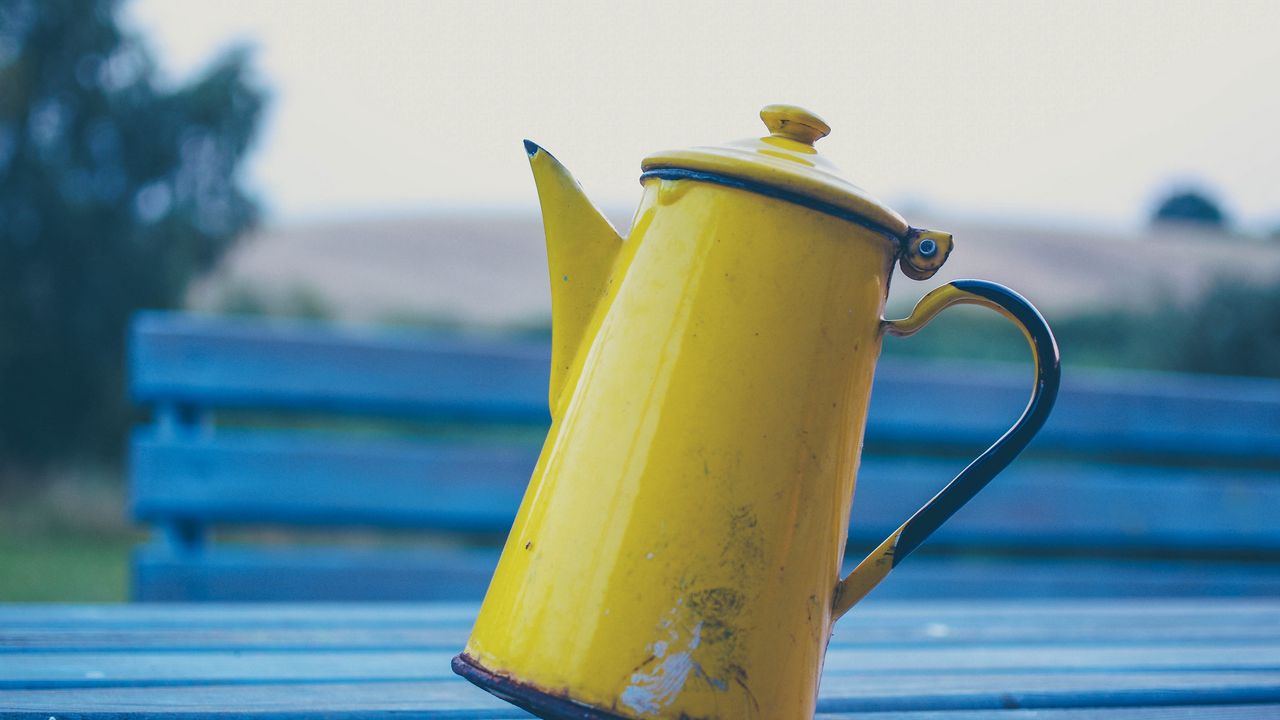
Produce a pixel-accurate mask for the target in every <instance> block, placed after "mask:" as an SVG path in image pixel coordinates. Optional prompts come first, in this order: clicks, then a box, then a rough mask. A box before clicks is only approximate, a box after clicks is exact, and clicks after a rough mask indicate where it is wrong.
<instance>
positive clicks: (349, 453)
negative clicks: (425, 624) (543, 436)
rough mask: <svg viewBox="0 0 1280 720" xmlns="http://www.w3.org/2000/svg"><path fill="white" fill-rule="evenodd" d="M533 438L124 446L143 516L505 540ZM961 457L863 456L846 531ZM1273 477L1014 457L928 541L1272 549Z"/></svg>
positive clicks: (873, 524)
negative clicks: (427, 531)
mask: <svg viewBox="0 0 1280 720" xmlns="http://www.w3.org/2000/svg"><path fill="white" fill-rule="evenodd" d="M538 450H539V447H538V444H537V442H536V441H532V442H531V441H529V440H528V439H526V440H525V441H524V442H523V443H519V442H515V443H513V442H510V441H507V440H501V439H494V440H483V439H472V440H443V439H440V440H435V441H429V442H424V441H409V440H403V439H388V438H351V437H346V436H334V435H331V434H327V433H315V432H310V433H298V432H266V431H247V432H246V431H234V430H233V431H223V432H219V433H217V434H216V435H214V436H212V437H209V438H185V437H162V436H157V435H155V434H153V433H149V432H141V433H138V434H136V435H135V437H134V441H133V454H132V473H133V485H132V488H131V503H132V509H133V515H134V517H135V518H137V519H139V520H142V521H150V522H163V521H165V520H167V519H170V518H183V519H196V520H199V521H202V522H210V523H254V522H259V523H273V524H296V525H345V526H350V525H373V526H382V527H417V528H431V529H448V530H458V531H472V532H488V533H505V531H506V530H507V528H509V527H510V525H511V522H512V520H513V519H514V516H515V511H516V508H517V507H518V506H519V504H520V499H521V497H522V496H523V494H524V490H525V486H526V484H527V483H528V478H529V475H530V473H531V471H532V468H533V465H534V464H535V462H536V461H537V455H538ZM963 466H964V461H962V460H954V459H953V460H948V459H942V458H927V457H922V458H912V457H904V456H899V457H886V456H882V455H870V456H868V457H866V458H865V459H864V460H863V463H862V468H861V470H860V472H859V488H858V493H857V496H856V500H855V503H854V512H853V520H852V523H851V527H850V537H851V539H852V540H853V542H854V543H855V544H857V543H859V542H862V543H870V544H877V543H878V542H879V541H880V540H881V539H882V538H883V537H884V536H886V535H888V533H889V532H891V531H892V530H893V529H895V528H896V527H897V526H898V524H900V522H901V521H902V520H903V519H905V518H906V517H907V516H908V515H909V514H910V513H911V512H913V511H914V510H915V509H916V508H917V507H919V506H920V505H921V504H923V503H924V502H925V501H926V500H928V499H929V498H930V497H932V496H933V494H934V493H936V492H937V491H938V489H940V488H941V487H942V485H943V484H945V483H946V482H947V481H948V480H949V479H950V478H951V477H952V475H953V474H954V473H956V472H958V471H959V470H960V469H961V468H962V467H963ZM1274 507H1280V482H1276V475H1275V474H1274V473H1272V472H1270V471H1265V470H1239V469H1237V470H1226V469H1201V468H1194V467H1177V468H1155V467H1134V466H1126V465H1116V464H1099V463H1081V462H1061V461H1052V462H1050V461H1044V460H1035V459H1023V460H1020V461H1018V462H1016V463H1015V464H1014V465H1013V466H1012V467H1011V468H1010V469H1009V470H1008V471H1007V472H1006V473H1004V474H1003V475H1001V476H1000V477H999V478H998V479H997V480H996V481H995V482H993V483H992V485H991V486H990V487H989V488H988V489H987V490H985V491H984V492H983V493H982V494H981V495H980V496H979V497H978V498H977V499H976V500H975V501H974V502H972V503H971V504H970V505H969V506H967V507H965V508H964V509H963V510H961V511H960V513H958V514H957V515H956V517H955V518H953V519H952V520H951V521H950V522H948V524H947V525H946V526H944V528H943V529H942V530H941V531H940V532H939V533H938V534H937V535H936V536H935V538H934V540H933V541H932V542H933V543H935V544H938V545H950V546H958V547H963V546H972V545H999V546H1012V547H1036V548H1055V549H1061V548H1072V549H1089V548H1097V549H1108V550H1115V549H1120V550H1124V549H1128V550H1148V549H1164V548H1178V549H1181V550H1185V551H1192V552H1204V551H1207V550H1223V551H1229V552H1230V551H1239V552H1244V553H1263V552H1269V553H1273V554H1280V524H1278V523H1276V522H1274V519H1273V513H1272V512H1271V511H1270V509H1271V508H1274Z"/></svg>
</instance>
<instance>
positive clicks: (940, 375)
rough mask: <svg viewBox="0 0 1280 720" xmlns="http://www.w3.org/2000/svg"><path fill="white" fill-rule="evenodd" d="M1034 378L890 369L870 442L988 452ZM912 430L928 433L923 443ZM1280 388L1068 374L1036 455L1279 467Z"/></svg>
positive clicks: (899, 365)
mask: <svg viewBox="0 0 1280 720" xmlns="http://www.w3.org/2000/svg"><path fill="white" fill-rule="evenodd" d="M1030 372H1031V371H1030V368H1029V367H1022V366H1018V365H1013V364H1009V365H1006V364H998V363H974V362H969V363H966V362H960V361H945V360H938V361H923V362H921V361H906V360H902V359H899V358H891V359H885V360H884V361H883V362H882V363H881V364H880V366H879V367H878V369H877V371H876V384H875V388H874V390H873V392H872V398H871V409H870V415H869V420H868V428H867V442H868V443H869V444H870V443H875V442H894V443H901V444H908V445H909V444H918V441H919V438H920V437H922V436H923V437H928V438H929V442H930V443H931V444H933V443H943V444H948V445H957V444H968V445H970V446H974V447H985V446H986V445H988V444H990V443H991V442H992V441H993V440H994V439H995V435H993V431H994V432H995V433H996V434H998V433H1000V432H1003V431H1004V430H1005V429H1007V428H1008V426H1009V425H1011V424H1012V420H1013V419H1015V418H1016V417H1017V415H1018V413H1020V412H1021V410H1022V408H1023V406H1024V405H1025V404H1026V401H1027V397H1028V395H1029V392H1030V391H1029V387H1030ZM913 427H917V428H918V427H928V428H930V432H929V433H928V434H925V435H921V434H920V432H919V431H918V430H917V431H913V429H912V428H913ZM1277 437H1280V380H1273V379H1260V378H1231V377H1215V376H1206V375H1185V374H1176V373H1156V372H1143V371H1120V370H1105V371H1104V370H1090V369H1081V368H1072V369H1069V371H1067V372H1064V373H1063V377H1062V388H1061V391H1060V392H1059V395H1058V401H1057V404H1056V405H1055V407H1054V411H1053V414H1052V415H1051V416H1050V417H1049V420H1048V422H1047V423H1046V424H1045V427H1044V429H1043V430H1042V431H1041V432H1040V434H1039V435H1037V437H1036V439H1035V440H1034V441H1033V443H1032V446H1031V449H1032V451H1033V452H1034V451H1036V450H1041V451H1050V452H1063V451H1066V452H1073V453H1085V454H1093V455H1116V456H1130V457H1132V456H1148V457H1151V456H1156V457H1164V458H1166V459H1168V460H1177V459H1183V460H1185V459H1189V458H1204V459H1213V460H1217V461H1225V462H1230V463H1239V462H1241V461H1249V462H1253V463H1255V464H1259V465H1262V466H1266V467H1269V468H1271V469H1273V470H1274V469H1275V468H1276V467H1277V463H1280V442H1277V441H1276V438H1277Z"/></svg>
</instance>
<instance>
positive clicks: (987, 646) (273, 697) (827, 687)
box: [0, 600, 1280, 720]
mask: <svg viewBox="0 0 1280 720" xmlns="http://www.w3.org/2000/svg"><path fill="white" fill-rule="evenodd" d="M475 610H476V608H475V606H474V605H392V606H382V605H353V606H301V605H276V606H270V605H248V606H232V605H226V606H190V605H173V606H165V605H155V606H148V605H132V606H114V607H111V606H63V607H57V606H3V607H0V715H5V716H13V717H32V718H36V717H38V718H40V720H47V718H48V717H50V716H53V717H56V718H58V719H59V720H68V719H71V718H84V719H86V720H88V719H89V718H92V719H93V720H123V719H124V718H126V717H127V718H130V720H139V719H143V720H145V719H153V720H160V719H165V720H179V719H184V718H185V719H188V720H196V719H197V718H212V717H214V716H218V717H221V718H225V717H229V716H242V715H247V716H254V715H258V716H270V717H271V718H272V719H273V720H289V719H290V718H303V717H325V718H343V719H350V720H355V719H357V718H383V717H389V716H390V715H397V716H402V715H403V714H404V713H410V714H412V715H413V716H415V717H422V718H455V719H461V718H473V719H476V720H479V719H481V718H488V719H490V720H502V719H505V718H523V717H528V716H527V715H525V714H523V713H522V712H520V711H519V710H516V709H514V708H512V707H510V706H508V705H506V704H505V703H502V702H500V701H498V700H496V699H494V698H492V697H490V696H488V695H487V694H485V693H483V692H481V691H480V690H478V689H476V688H473V687H471V686H470V685H468V684H467V683H465V682H464V681H462V680H460V679H458V678H456V677H454V676H453V675H452V674H451V673H450V671H449V669H448V661H449V658H450V657H451V656H452V655H453V653H455V652H456V651H457V650H458V648H460V647H461V645H462V644H463V642H465V639H466V636H467V633H468V631H469V628H470V624H471V618H472V617H473V616H474V613H475ZM1010 708H1023V709H1024V710H1020V711H1016V712H1015V711H1013V710H1010ZM819 709H820V711H821V714H820V715H819V718H820V720H844V719H845V718H851V717H852V716H853V715H851V713H867V712H876V713H880V714H879V715H877V716H876V718H877V720H892V718H900V720H927V719H933V720H943V719H945V720H966V719H968V718H978V717H997V718H1002V719H1004V720H1021V719H1022V718H1057V719H1059V720H1076V719H1078V718H1086V717H1104V718H1107V719H1108V720H1121V719H1127V720H1172V719H1173V718H1186V717H1197V718H1199V717H1204V718H1219V719H1228V718H1229V719H1233V720H1234V719H1235V718H1244V717H1267V716H1269V714H1270V716H1274V717H1280V712H1276V711H1277V709H1280V601H1271V600H1201V601H1186V600H1181V601H1155V602H1152V601H1135V600H1130V601H1116V602H1097V601H1087V602H1085V601H1071V602H1062V601H1058V602H1028V603H1018V602H1015V603H970V604H955V603H928V602H918V603H909V604H908V603H895V602H871V603H868V604H867V605H866V606H864V607H860V608H859V609H858V610H857V611H856V612H855V613H854V614H852V615H850V616H849V617H848V618H846V620H845V621H844V622H842V623H841V624H840V625H839V626H838V629H837V632H836V634H835V636H834V638H833V640H832V643H831V646H830V650H829V653H828V659H827V664H826V668H825V671H824V674H823V683H822V690H821V694H820V701H819Z"/></svg>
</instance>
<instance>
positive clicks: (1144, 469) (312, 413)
mask: <svg viewBox="0 0 1280 720" xmlns="http://www.w3.org/2000/svg"><path fill="white" fill-rule="evenodd" d="M1066 355H1067V365H1066V367H1067V370H1066V371H1065V372H1064V375H1063V385H1062V392H1061V395H1060V398H1059V400H1058V406H1057V409H1056V411H1055V413H1054V415H1053V416H1052V417H1051V419H1050V420H1049V423H1048V424H1047V426H1046V427H1045V429H1044V431H1043V432H1042V433H1041V434H1040V436H1039V437H1038V438H1037V440H1036V441H1035V442H1034V443H1033V445H1032V447H1031V448H1030V449H1029V450H1028V451H1027V452H1026V453H1025V454H1024V455H1023V457H1022V458H1020V459H1019V460H1018V461H1017V462H1016V463H1015V464H1014V465H1013V466H1012V467H1011V468H1010V470H1009V471H1007V472H1006V473H1004V474H1003V475H1001V476H1000V477H999V478H997V479H996V481H994V482H993V483H992V485H991V486H990V487H989V488H988V489H987V490H985V491H984V492H983V493H982V494H981V495H979V496H978V498H977V499H976V500H975V501H973V502H972V503H971V504H970V505H969V506H967V507H966V508H964V509H963V510H962V511H961V512H960V513H959V514H957V515H956V516H955V517H954V518H953V519H952V521H951V522H950V523H949V524H948V525H947V526H946V527H945V528H944V529H943V530H942V531H940V532H939V533H938V534H937V535H936V536H935V537H934V538H933V539H932V540H931V541H930V542H929V543H928V544H926V546H925V547H924V548H922V550H921V551H920V552H918V553H917V554H916V555H913V556H912V558H911V559H910V561H909V562H906V563H904V564H903V566H902V568H900V569H899V570H897V571H896V572H895V573H894V575H893V576H891V577H890V579H889V580H887V581H886V582H885V583H884V585H882V586H881V587H880V588H879V589H877V590H876V592H875V596H877V597H1006V598H1009V597H1029V596H1041V597H1050V596H1053V597H1068V596H1091V597H1107V596H1156V595H1181V596H1195V595H1280V523H1277V522H1276V509H1277V508H1280V382H1276V381H1267V380H1249V379H1236V378H1219V377H1191V376H1178V375H1168V374H1155V373H1136V372H1124V373H1120V372H1106V373H1102V372H1096V371H1090V372H1086V371H1081V370H1075V369H1073V368H1072V367H1071V365H1070V351H1069V348H1068V349H1067V353H1066ZM548 358H549V350H548V343H547V342H546V341H545V340H544V339H537V338H527V339H519V338H507V337H485V336H473V335H460V334H454V335H442V334H420V333H408V332H390V331H371V330H360V329H354V328H349V327H340V326H334V325H325V324H313V323H302V322H286V321H263V320H245V319H231V318H225V317H211V316H196V315H185V314H155V313H149V314H142V315H139V316H138V317H137V318H136V320H135V322H134V325H133V328H132V331H131V338H130V374H131V390H132V393H133V397H134V398H135V400H136V401H137V402H138V403H140V404H142V405H144V406H146V407H148V408H150V410H151V415H152V420H151V422H150V423H149V424H147V425H145V426H142V427H140V428H138V429H137V430H136V432H135V434H134V436H133V439H132V447H131V472H130V476H131V506H132V513H133V517H134V518H135V519H136V520H137V521H139V522H141V523H145V524H149V525H150V526H151V527H152V528H154V535H153V539H152V540H151V541H150V542H148V543H147V544H145V545H143V546H142V547H139V548H138V549H137V551H136V553H135V557H134V573H133V581H134V582H133V592H134V596H135V598H137V599H139V600H282V599H304V600H309V599H310V600H355V599H361V600H391V599H477V598H478V597H479V596H480V595H481V594H482V593H483V590H484V588H485V586H486V583H487V581H488V577H489V572H490V570H491V568H492V567H493V564H494V562H495V561H496V558H497V553H498V542H499V541H500V540H501V538H502V536H503V535H504V533H505V532H506V530H507V528H508V527H509V525H510V523H511V520H512V518H513V517H514V514H515V508H516V506H517V505H518V503H519V500H520V497H521V495H522V493H523V491H524V487H525V484H526V483H527V481H528V477H529V473H530V470H531V469H532V467H533V464H534V462H535V460H536V458H537V453H538V449H539V447H540V444H541V440H542V434H543V433H544V432H545V429H546V426H547V423H548V415H547V410H546V382H547V374H548V370H547V365H548ZM1028 373H1029V370H1028V369H1027V368H1026V367H1023V366H1021V365H1011V366H1005V365H991V364H966V363H963V362H954V361H948V362H920V361H908V360H905V359H900V358H886V359H885V360H884V361H882V363H881V365H880V369H879V371H878V375H877V380H876V386H875V391H874V394H873V401H872V409H871V417H870V420H869V423H868V430H867V437H866V449H865V452H864V459H863V467H862V471H861V473H860V482H859V488H858V494H857V500H856V502H855V504H854V518H853V522H852V528H851V531H850V545H849V547H850V558H851V559H854V560H856V559H858V558H859V557H860V553H862V552H864V551H866V550H867V549H869V548H870V547H872V546H874V545H875V544H876V543H878V542H879V541H880V540H881V539H882V538H883V537H884V536H885V535H887V534H888V532H890V530H892V528H893V527H896V525H897V523H898V522H899V521H901V520H902V519H903V518H904V517H905V516H906V515H907V514H908V513H909V512H910V511H911V510H913V509H914V508H915V507H918V506H919V505H920V504H922V503H923V501H924V500H926V499H927V498H928V497H929V496H931V495H932V494H933V493H934V492H936V491H937V489H939V488H940V487H941V486H942V484H943V483H945V482H946V481H947V480H948V479H950V477H951V476H952V475H953V474H954V473H955V472H957V471H958V470H959V469H960V468H962V467H963V466H964V465H965V464H966V463H967V462H968V460H969V459H970V458H972V457H973V456H974V455H975V454H976V453H977V452H978V451H980V450H981V449H982V448H983V447H985V446H986V445H987V444H988V443H989V442H990V441H991V440H992V439H993V438H994V437H995V436H996V435H998V434H999V433H1000V432H1002V431H1003V430H1004V429H1005V428H1006V427H1007V426H1008V425H1009V424H1010V422H1011V420H1012V419H1013V418H1014V417H1016V415H1017V414H1018V412H1019V411H1020V410H1021V408H1022V406H1023V405H1024V404H1025V402H1026V396H1027V393H1028V386H1029V378H1028V377H1027V375H1028ZM920 438H931V439H932V438H942V439H944V440H945V442H942V443H931V450H930V453H931V454H929V455H922V454H920V453H919V448H920V443H918V442H917V441H918V440H919V439H920ZM245 528H251V529H254V530H253V532H251V533H250V534H248V535H246V534H245V533H244V530H243V529H245ZM264 529H265V530H266V531H265V532H264ZM370 529H373V530H377V531H383V532H386V531H389V532H391V536H390V538H389V539H388V538H385V537H379V538H375V539H372V540H371V539H370V535H369V534H368V531H369V530H370ZM281 531H292V532H294V533H295V534H292V535H286V536H279V533H280V532H281ZM353 531H354V534H353ZM228 533H230V535H231V536H232V541H227V540H224V539H223V536H224V535H227V534H228ZM298 533H300V534H298ZM215 536H217V539H216V541H215ZM280 537H283V539H284V541H283V542H282V541H280Z"/></svg>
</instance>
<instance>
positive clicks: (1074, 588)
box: [133, 545, 1280, 602]
mask: <svg viewBox="0 0 1280 720" xmlns="http://www.w3.org/2000/svg"><path fill="white" fill-rule="evenodd" d="M497 557H498V551H497V549H496V548H491V549H487V550H486V549H478V550H475V551H471V552H466V553H452V552H447V551H442V550H434V549H419V550H413V549H376V548H367V549H360V548H339V547H325V546H318V547H289V546H280V547H268V548H254V547H240V546H225V547H224V546H213V547H210V548H206V549H205V550H203V551H201V552H199V553H187V552H182V551H175V550H173V549H171V548H169V547H167V546H163V545H148V546H144V547H141V548H139V549H138V550H136V551H135V554H134V573H133V577H134V583H135V584H134V597H135V599H138V600H145V601H192V600H198V601H204V602H210V601H239V602H254V601H264V600H271V601H297V600H320V601H335V600H349V601H361V600H383V601H411V600H423V599H428V600H430V599H439V600H479V599H480V598H481V597H482V596H483V594H484V591H485V589H486V588H487V587H488V583H489V578H490V577H491V575H492V569H493V568H494V567H495V566H496V564H497ZM856 559H857V558H856V557H853V558H850V561H849V562H848V563H847V564H846V572H847V570H848V569H849V568H850V567H851V566H852V564H853V562H854V561H856ZM1277 595H1280V566H1277V565H1275V564H1260V563H1248V562H1225V561H1216V560H1204V561H1179V560H1141V559H1138V560H1123V559H1096V558H1092V559H1091V558H1058V559H1042V558H1032V557H997V556H956V557H952V556H932V555H929V554H927V553H925V552H921V553H918V554H916V555H913V556H912V557H911V558H909V559H908V560H907V561H905V562H904V563H903V564H902V566H901V567H899V568H898V569H896V570H895V571H894V573H893V574H892V575H891V576H890V577H889V578H888V579H887V580H886V581H885V582H884V583H883V584H881V585H880V587H878V588H876V589H875V590H874V591H873V592H872V595H871V598H873V599H884V600H890V599H892V600H902V599H917V600H919V599H937V598H950V599H953V600H960V599H982V600H991V599H997V598H1028V599H1029V598H1037V597H1060V598H1090V597H1091V598H1125V597H1128V598H1137V597H1147V598H1156V597H1206V596H1218V597H1244V596H1249V597H1275V596H1277Z"/></svg>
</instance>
